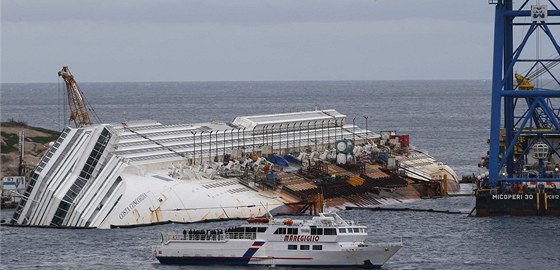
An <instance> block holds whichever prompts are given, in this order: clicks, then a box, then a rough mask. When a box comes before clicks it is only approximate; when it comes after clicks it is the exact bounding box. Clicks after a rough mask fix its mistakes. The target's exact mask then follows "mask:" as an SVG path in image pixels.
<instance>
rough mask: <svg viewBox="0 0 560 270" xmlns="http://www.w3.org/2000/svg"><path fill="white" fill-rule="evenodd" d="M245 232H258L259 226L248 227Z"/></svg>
mask: <svg viewBox="0 0 560 270" xmlns="http://www.w3.org/2000/svg"><path fill="white" fill-rule="evenodd" d="M245 232H248V233H252V232H257V228H256V227H246V228H245Z"/></svg>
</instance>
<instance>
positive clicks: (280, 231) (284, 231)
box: [274, 228, 286, 234]
mask: <svg viewBox="0 0 560 270" xmlns="http://www.w3.org/2000/svg"><path fill="white" fill-rule="evenodd" d="M274 234H286V228H278V229H276V231H275V232H274Z"/></svg>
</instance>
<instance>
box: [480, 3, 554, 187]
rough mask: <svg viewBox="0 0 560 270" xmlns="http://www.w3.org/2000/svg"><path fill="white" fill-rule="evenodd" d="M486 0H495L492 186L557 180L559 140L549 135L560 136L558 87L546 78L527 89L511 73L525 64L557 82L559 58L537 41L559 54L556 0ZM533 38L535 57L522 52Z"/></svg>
mask: <svg viewBox="0 0 560 270" xmlns="http://www.w3.org/2000/svg"><path fill="white" fill-rule="evenodd" d="M488 2H489V4H494V5H495V25H494V51H493V54H494V56H493V58H494V60H493V73H492V109H491V128H490V152H489V162H488V170H489V172H488V173H489V174H488V178H489V179H488V180H489V182H490V186H491V188H492V189H493V190H495V189H496V188H497V187H498V188H499V186H500V185H501V186H503V185H506V184H509V185H513V184H516V183H517V184H521V183H523V182H526V181H530V182H534V183H536V184H537V185H538V184H541V183H543V182H548V183H550V182H560V173H558V169H556V170H554V169H555V168H554V166H555V164H554V163H556V164H558V161H559V160H560V153H559V152H560V148H559V147H560V146H559V145H558V141H554V143H553V140H552V139H550V138H560V119H559V116H558V112H559V108H560V107H559V106H558V105H559V104H560V102H559V101H560V91H559V90H558V87H556V88H557V89H556V90H553V88H546V87H547V86H548V85H549V84H543V85H542V86H540V85H535V87H534V88H533V89H531V90H527V89H524V88H523V87H520V84H519V83H514V80H515V77H514V73H515V72H516V71H517V70H521V69H520V67H521V66H525V67H527V68H528V69H529V71H527V73H531V72H532V71H535V70H542V72H541V74H543V75H546V76H547V77H548V79H549V80H550V81H551V82H554V83H553V85H555V86H560V80H559V76H558V73H556V74H554V72H553V71H551V68H550V67H551V66H554V65H555V64H557V63H558V62H559V61H560V59H559V58H558V57H557V56H552V57H545V58H541V57H540V56H539V54H540V53H539V46H542V45H546V46H548V48H549V49H550V51H551V52H552V53H553V55H558V54H560V45H559V43H558V42H557V41H556V39H555V37H554V32H553V29H554V30H556V33H558V30H557V28H558V27H559V26H560V20H559V19H560V9H559V8H560V1H556V0H548V1H544V0H543V1H541V2H540V3H539V1H536V2H533V1H529V0H526V1H521V2H522V3H520V4H519V6H517V5H518V4H516V5H515V6H514V4H513V2H514V1H513V0H489V1H488ZM531 2H533V3H531ZM555 27H556V29H555ZM514 30H515V34H518V33H519V31H522V32H524V33H523V34H522V35H521V37H520V38H518V39H515V38H514ZM539 35H541V38H540V39H539ZM531 39H535V40H537V46H536V52H537V53H536V54H537V56H536V57H534V58H531V57H528V56H527V53H526V51H528V50H530V49H531V48H529V47H530V46H528V44H529V43H528V41H529V40H531ZM539 40H540V41H539ZM539 42H541V44H540V45H539V44H538V43H539ZM550 51H549V52H547V53H550ZM525 76H527V75H525ZM502 103H503V107H502ZM502 110H503V114H502ZM502 119H503V122H502ZM502 124H503V126H502ZM539 154H541V156H539ZM531 158H532V159H533V161H535V160H538V162H537V163H536V164H538V165H534V169H535V170H534V171H535V172H536V173H535V174H532V175H531V176H529V174H528V173H526V172H527V166H528V165H529V163H528V159H531ZM536 166H538V168H537V167H536ZM551 166H552V173H550V172H551ZM556 168H558V165H556Z"/></svg>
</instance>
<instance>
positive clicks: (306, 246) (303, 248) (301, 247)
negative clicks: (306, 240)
mask: <svg viewBox="0 0 560 270" xmlns="http://www.w3.org/2000/svg"><path fill="white" fill-rule="evenodd" d="M299 249H300V250H309V245H300V246H299Z"/></svg>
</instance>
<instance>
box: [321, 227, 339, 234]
mask: <svg viewBox="0 0 560 270" xmlns="http://www.w3.org/2000/svg"><path fill="white" fill-rule="evenodd" d="M324 232H325V235H336V229H334V228H325V231H324Z"/></svg>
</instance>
